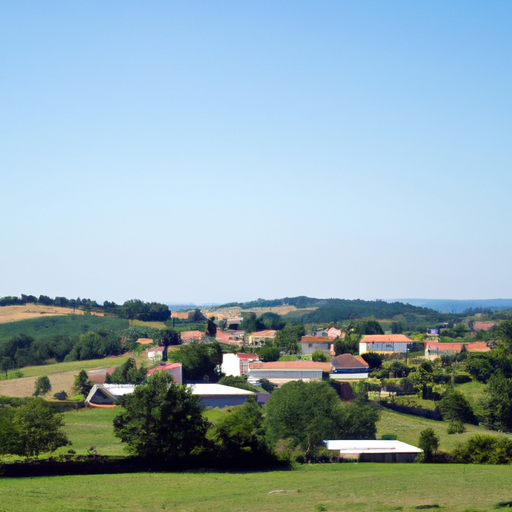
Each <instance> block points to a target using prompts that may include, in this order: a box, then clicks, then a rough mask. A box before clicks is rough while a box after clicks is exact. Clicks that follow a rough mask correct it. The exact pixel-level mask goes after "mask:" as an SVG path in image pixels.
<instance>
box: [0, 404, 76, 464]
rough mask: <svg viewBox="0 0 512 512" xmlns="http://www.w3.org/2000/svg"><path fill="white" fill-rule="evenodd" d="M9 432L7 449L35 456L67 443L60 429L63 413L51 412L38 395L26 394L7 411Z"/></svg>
mask: <svg viewBox="0 0 512 512" xmlns="http://www.w3.org/2000/svg"><path fill="white" fill-rule="evenodd" d="M11 422H12V434H13V438H12V439H11V443H10V444H11V446H10V453H12V454H13V455H20V456H24V457H33V456H36V457H38V456H39V454H40V453H44V452H54V451H55V450H56V449H57V448H60V447H61V446H66V445H68V444H71V443H70V442H69V441H68V438H67V437H66V434H65V432H64V431H63V430H62V427H63V426H64V416H63V415H62V414H56V413H54V412H53V411H52V410H51V408H50V406H49V405H48V403H47V402H46V401H45V400H44V399H42V398H27V399H26V400H25V401H24V402H23V404H22V405H21V406H20V407H18V408H16V409H14V411H13V413H12V415H11Z"/></svg>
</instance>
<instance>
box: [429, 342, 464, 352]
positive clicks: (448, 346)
mask: <svg viewBox="0 0 512 512" xmlns="http://www.w3.org/2000/svg"><path fill="white" fill-rule="evenodd" d="M462 345H463V344H462V343H438V342H436V341H426V342H425V348H426V349H429V350H436V351H439V352H442V351H443V350H446V351H449V352H460V351H461V350H462Z"/></svg>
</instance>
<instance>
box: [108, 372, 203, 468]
mask: <svg viewBox="0 0 512 512" xmlns="http://www.w3.org/2000/svg"><path fill="white" fill-rule="evenodd" d="M121 405H122V407H123V409H124V410H123V411H122V412H121V413H120V414H118V415H117V416H116V417H115V418H114V433H115V435H116V436H117V437H119V438H120V439H121V441H122V442H124V443H127V447H128V451H129V452H130V453H131V454H133V455H137V456H139V457H145V458H153V459H157V460H159V461H166V462H171V463H172V462H173V461H174V460H176V459H180V458H183V457H186V456H188V455H190V453H191V452H192V451H193V450H195V449H197V448H200V447H202V446H203V445H204V442H205V435H206V431H207V429H208V425H209V424H208V421H207V420H206V419H205V418H204V417H203V414H202V411H203V407H202V406H201V402H200V398H199V397H198V396H197V395H193V394H192V390H191V389H190V388H187V387H186V386H178V385H177V384H175V383H174V382H173V381H172V376H171V375H169V374H167V373H165V372H155V373H154V374H153V375H152V376H151V377H150V378H149V381H148V383H147V384H144V385H142V386H138V387H136V388H135V391H134V392H133V393H132V394H131V395H125V397H124V398H123V400H122V401H121Z"/></svg>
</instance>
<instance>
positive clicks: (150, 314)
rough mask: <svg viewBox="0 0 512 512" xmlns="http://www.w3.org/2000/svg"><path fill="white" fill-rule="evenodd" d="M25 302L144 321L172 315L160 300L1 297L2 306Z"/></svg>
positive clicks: (22, 295) (164, 318) (161, 320)
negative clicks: (118, 301)
mask: <svg viewBox="0 0 512 512" xmlns="http://www.w3.org/2000/svg"><path fill="white" fill-rule="evenodd" d="M25 304H42V305H45V306H56V307H63V308H72V309H82V310H85V311H92V310H94V311H103V312H104V313H108V314H112V315H115V316H118V317H120V318H127V319H135V320H142V321H155V322H165V321H167V320H168V319H169V318H170V317H171V312H170V310H169V306H167V305H166V304H161V303H159V302H144V301H142V300H139V299H132V300H127V301H125V302H124V303H123V304H121V305H118V304H116V303H115V302H113V301H108V300H106V301H105V302H103V304H98V303H97V302H96V301H95V300H91V299H81V298H80V297H78V298H77V299H68V298H66V297H55V298H54V299H52V298H51V297H48V296H47V295H39V297H36V296H35V295H25V294H21V297H14V296H8V297H0V307H2V306H21V305H25Z"/></svg>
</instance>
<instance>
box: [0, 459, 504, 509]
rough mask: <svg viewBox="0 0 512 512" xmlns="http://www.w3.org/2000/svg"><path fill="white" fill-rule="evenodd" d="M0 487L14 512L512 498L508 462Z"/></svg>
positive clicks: (95, 478) (142, 476)
mask: <svg viewBox="0 0 512 512" xmlns="http://www.w3.org/2000/svg"><path fill="white" fill-rule="evenodd" d="M0 494H1V496H2V500H1V503H0V510H5V511H7V510H8V511H10V512H21V511H23V512H24V511H26V510H30V511H31V512H50V511H51V512H53V511H54V510H56V509H58V510H62V511H71V510H73V511H76V512H78V511H80V512H86V511H87V512H88V511H94V512H96V511H98V512H102V511H109V512H112V511H118V510H124V511H126V512H156V511H162V510H166V511H180V512H217V511H219V510H222V511H224V510H229V511H245V512H270V511H275V510H278V511H280V512H313V511H315V510H317V511H338V512H370V511H371V512H380V511H383V512H390V511H397V510H402V511H404V512H411V511H414V510H428V509H438V510H445V511H450V512H469V510H471V511H473V512H476V511H486V510H487V511H488V510H492V509H493V507H494V506H496V505H497V504H506V503H509V502H510V499H511V498H512V490H511V489H510V468H509V467H506V466H462V465H436V464H409V465H406V464H327V465H305V466H301V467H299V468H298V469H297V470H295V471H271V472H258V473H208V472H196V473H172V474H165V473H163V474H158V473H157V474H154V473H152V474H148V473H139V474H119V475H117V474H116V475H89V476H65V477H49V478H46V477H40V478H26V479H22V478H20V479H7V478H6V479H0ZM502 506H503V505H502Z"/></svg>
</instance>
